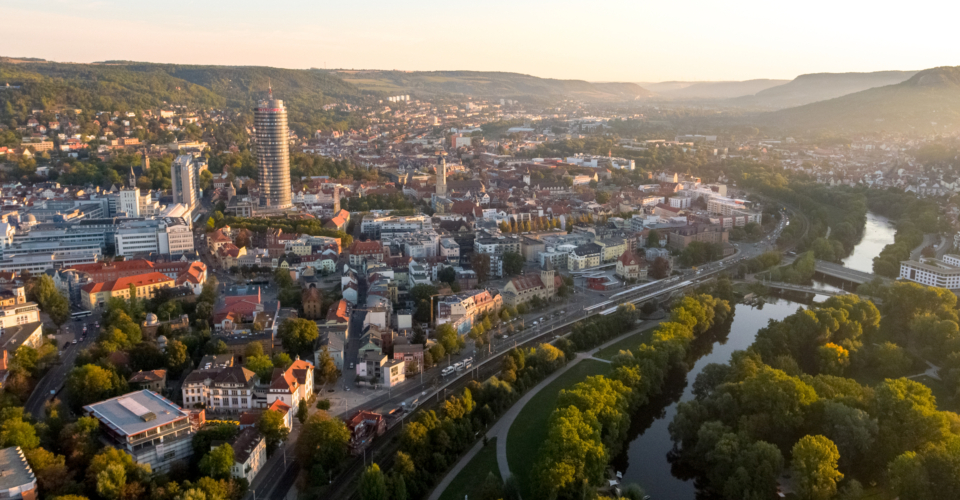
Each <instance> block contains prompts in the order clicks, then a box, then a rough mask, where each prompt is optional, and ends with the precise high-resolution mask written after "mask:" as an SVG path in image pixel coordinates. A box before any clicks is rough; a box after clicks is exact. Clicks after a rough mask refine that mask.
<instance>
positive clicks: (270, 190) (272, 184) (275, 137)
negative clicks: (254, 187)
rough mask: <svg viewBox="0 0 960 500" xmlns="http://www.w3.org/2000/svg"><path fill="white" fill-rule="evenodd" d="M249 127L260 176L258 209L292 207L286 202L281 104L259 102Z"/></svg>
mask: <svg viewBox="0 0 960 500" xmlns="http://www.w3.org/2000/svg"><path fill="white" fill-rule="evenodd" d="M253 124H254V127H255V128H256V149H257V168H258V170H259V174H260V206H261V207H264V208H278V209H284V208H290V207H291V206H293V202H292V201H291V199H290V198H291V196H290V148H289V138H290V133H289V132H288V129H287V109H286V108H284V107H283V101H281V100H279V99H269V100H264V101H260V104H259V106H258V107H257V108H255V109H254V115H253Z"/></svg>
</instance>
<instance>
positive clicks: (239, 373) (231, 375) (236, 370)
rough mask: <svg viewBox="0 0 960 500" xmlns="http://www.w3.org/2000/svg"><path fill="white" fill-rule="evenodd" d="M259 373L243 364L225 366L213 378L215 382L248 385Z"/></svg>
mask: <svg viewBox="0 0 960 500" xmlns="http://www.w3.org/2000/svg"><path fill="white" fill-rule="evenodd" d="M256 375H257V374H256V373H254V372H253V371H252V370H248V369H247V368H244V367H242V366H231V367H229V368H224V369H223V370H221V371H220V373H218V374H217V376H216V377H214V379H213V383H214V384H243V385H247V384H249V383H250V381H251V380H253V377H255V376H256Z"/></svg>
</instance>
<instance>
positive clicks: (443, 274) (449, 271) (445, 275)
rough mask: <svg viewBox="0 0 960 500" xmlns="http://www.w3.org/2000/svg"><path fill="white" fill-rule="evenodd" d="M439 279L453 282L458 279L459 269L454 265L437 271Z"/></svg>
mask: <svg viewBox="0 0 960 500" xmlns="http://www.w3.org/2000/svg"><path fill="white" fill-rule="evenodd" d="M437 280H439V281H442V282H444V283H453V282H454V281H456V280H457V271H456V270H454V269H453V268H452V267H445V268H443V269H441V270H440V271H438V272H437Z"/></svg>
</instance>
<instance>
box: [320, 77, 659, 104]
mask: <svg viewBox="0 0 960 500" xmlns="http://www.w3.org/2000/svg"><path fill="white" fill-rule="evenodd" d="M336 74H337V75H339V76H340V77H341V78H343V79H344V80H345V81H346V82H348V83H352V84H354V85H356V86H357V87H359V88H361V89H364V90H371V91H378V92H389V93H394V92H395V93H398V94H418V95H423V94H433V95H455V94H459V95H468V96H479V97H494V98H497V97H499V98H522V97H543V96H567V97H572V98H577V99H584V100H589V101H623V100H634V99H638V98H644V97H649V96H650V95H652V94H651V92H650V91H648V90H646V89H644V88H643V87H641V86H639V85H637V84H635V83H618V82H608V83H592V82H587V81H584V80H555V79H552V78H538V77H535V76H530V75H523V74H519V73H502V72H492V71H491V72H481V71H347V70H340V71H336Z"/></svg>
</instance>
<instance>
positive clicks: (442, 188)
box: [437, 156, 447, 197]
mask: <svg viewBox="0 0 960 500" xmlns="http://www.w3.org/2000/svg"><path fill="white" fill-rule="evenodd" d="M438 163H439V164H440V165H439V166H437V196H439V197H443V196H446V195H447V161H446V160H444V159H443V157H442V156H441V157H440V161H439V162H438Z"/></svg>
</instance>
